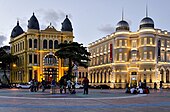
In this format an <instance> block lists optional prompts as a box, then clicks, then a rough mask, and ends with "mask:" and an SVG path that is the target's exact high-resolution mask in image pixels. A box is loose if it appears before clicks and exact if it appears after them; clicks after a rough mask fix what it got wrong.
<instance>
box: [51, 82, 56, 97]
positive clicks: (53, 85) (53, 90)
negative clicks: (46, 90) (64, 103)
mask: <svg viewBox="0 0 170 112" xmlns="http://www.w3.org/2000/svg"><path fill="white" fill-rule="evenodd" d="M55 87H56V81H55V80H54V79H53V80H52V82H51V89H52V94H54V93H55Z"/></svg>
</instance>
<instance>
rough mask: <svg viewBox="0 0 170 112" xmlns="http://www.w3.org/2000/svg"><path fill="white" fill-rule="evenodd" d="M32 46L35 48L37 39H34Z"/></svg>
mask: <svg viewBox="0 0 170 112" xmlns="http://www.w3.org/2000/svg"><path fill="white" fill-rule="evenodd" d="M34 48H37V39H34Z"/></svg>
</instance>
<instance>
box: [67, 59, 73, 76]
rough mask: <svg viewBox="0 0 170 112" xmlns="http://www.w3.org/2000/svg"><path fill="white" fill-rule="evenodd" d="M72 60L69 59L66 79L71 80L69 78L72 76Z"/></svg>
mask: <svg viewBox="0 0 170 112" xmlns="http://www.w3.org/2000/svg"><path fill="white" fill-rule="evenodd" d="M72 68H73V67H72V59H71V58H69V68H68V74H67V75H68V78H69V79H71V76H72Z"/></svg>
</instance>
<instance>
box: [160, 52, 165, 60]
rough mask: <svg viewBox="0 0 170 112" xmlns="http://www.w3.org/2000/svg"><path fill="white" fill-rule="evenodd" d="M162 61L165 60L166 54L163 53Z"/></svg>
mask: <svg viewBox="0 0 170 112" xmlns="http://www.w3.org/2000/svg"><path fill="white" fill-rule="evenodd" d="M161 61H165V54H164V53H161Z"/></svg>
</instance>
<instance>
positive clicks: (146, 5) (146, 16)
mask: <svg viewBox="0 0 170 112" xmlns="http://www.w3.org/2000/svg"><path fill="white" fill-rule="evenodd" d="M146 17H148V5H147V4H146Z"/></svg>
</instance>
